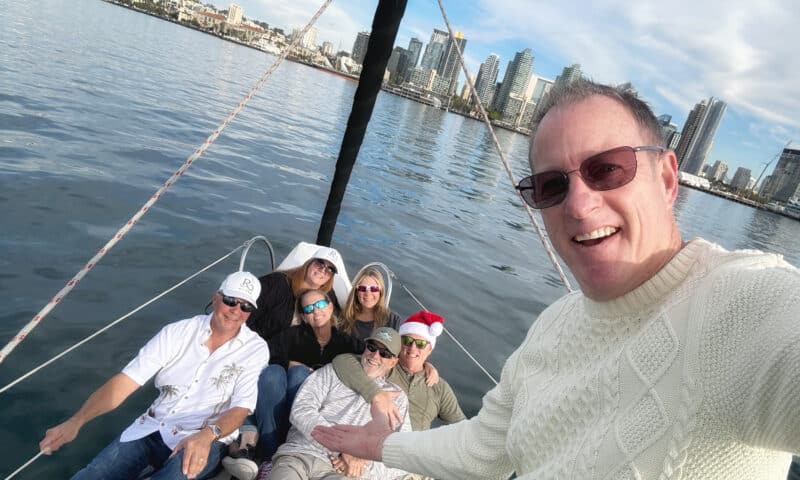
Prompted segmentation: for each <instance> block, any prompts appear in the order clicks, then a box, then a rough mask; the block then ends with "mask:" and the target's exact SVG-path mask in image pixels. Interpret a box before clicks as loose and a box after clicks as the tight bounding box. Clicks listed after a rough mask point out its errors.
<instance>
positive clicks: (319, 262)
mask: <svg viewBox="0 0 800 480" xmlns="http://www.w3.org/2000/svg"><path fill="white" fill-rule="evenodd" d="M312 265H314V267H315V268H317V269H318V270H325V271H326V272H328V273H330V274H331V275H336V267H334V266H333V265H328V264H327V263H325V262H323V261H322V260H314V262H312Z"/></svg>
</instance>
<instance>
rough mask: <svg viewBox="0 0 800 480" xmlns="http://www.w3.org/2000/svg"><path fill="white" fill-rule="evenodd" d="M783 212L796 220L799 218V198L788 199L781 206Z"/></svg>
mask: <svg viewBox="0 0 800 480" xmlns="http://www.w3.org/2000/svg"><path fill="white" fill-rule="evenodd" d="M783 213H785V214H786V215H788V216H790V217H792V218H794V219H796V220H800V198H793V199H791V200H789V202H787V203H786V206H785V207H784V208H783Z"/></svg>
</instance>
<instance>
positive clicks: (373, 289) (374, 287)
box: [356, 285, 381, 293]
mask: <svg viewBox="0 0 800 480" xmlns="http://www.w3.org/2000/svg"><path fill="white" fill-rule="evenodd" d="M356 291H357V292H361V293H364V292H367V291H369V292H372V293H378V292H380V291H381V287H379V286H378V285H369V286H367V285H359V286H357V287H356Z"/></svg>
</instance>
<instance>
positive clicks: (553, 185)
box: [516, 146, 666, 209]
mask: <svg viewBox="0 0 800 480" xmlns="http://www.w3.org/2000/svg"><path fill="white" fill-rule="evenodd" d="M640 151H646V152H659V153H662V152H664V151H666V149H664V148H663V147H654V146H642V147H617V148H613V149H611V150H607V151H605V152H601V153H598V154H597V155H593V156H591V157H589V158H587V159H586V160H584V161H583V162H581V165H580V167H578V168H577V169H576V170H570V171H569V172H565V171H563V170H550V171H547V172H541V173H534V174H533V175H531V176H530V177H525V178H523V179H522V180H520V182H519V184H517V186H516V189H517V190H519V194H520V195H522V199H523V200H525V202H526V203H527V204H528V205H530V206H531V207H533V208H540V209H541V208H548V207H553V206H555V205H558V204H559V203H561V202H563V201H564V199H565V198H567V192H569V175H570V174H572V173H575V172H578V174H579V175H580V176H581V178H582V179H583V181H584V183H586V185H587V186H588V187H589V188H591V189H592V190H596V191H605V190H613V189H615V188H619V187H622V186H623V185H627V184H628V183H630V182H631V180H633V178H634V177H635V176H636V152H640Z"/></svg>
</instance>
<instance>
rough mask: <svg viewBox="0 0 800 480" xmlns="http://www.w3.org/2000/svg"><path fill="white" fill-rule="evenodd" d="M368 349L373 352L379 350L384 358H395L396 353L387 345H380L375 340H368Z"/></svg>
mask: <svg viewBox="0 0 800 480" xmlns="http://www.w3.org/2000/svg"><path fill="white" fill-rule="evenodd" d="M367 350H369V351H370V352H372V353H375V352H378V354H380V356H381V357H383V358H394V353H392V352H390V351H389V349H388V348H386V347H380V346H378V344H376V343H373V342H367Z"/></svg>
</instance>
